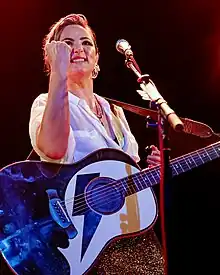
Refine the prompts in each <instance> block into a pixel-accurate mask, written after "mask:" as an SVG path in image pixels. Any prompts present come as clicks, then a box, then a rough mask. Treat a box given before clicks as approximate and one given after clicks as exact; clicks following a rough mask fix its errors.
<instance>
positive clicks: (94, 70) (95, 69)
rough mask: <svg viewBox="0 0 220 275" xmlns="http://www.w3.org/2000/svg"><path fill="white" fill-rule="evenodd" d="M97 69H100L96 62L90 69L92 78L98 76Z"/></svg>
mask: <svg viewBox="0 0 220 275" xmlns="http://www.w3.org/2000/svg"><path fill="white" fill-rule="evenodd" d="M99 71H100V67H99V65H98V64H95V67H94V69H93V71H92V78H93V79H95V78H96V77H97V76H98V74H99Z"/></svg>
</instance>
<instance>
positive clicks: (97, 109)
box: [95, 97, 103, 119]
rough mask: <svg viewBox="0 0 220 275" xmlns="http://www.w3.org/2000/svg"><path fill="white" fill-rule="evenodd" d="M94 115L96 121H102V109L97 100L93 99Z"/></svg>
mask: <svg viewBox="0 0 220 275" xmlns="http://www.w3.org/2000/svg"><path fill="white" fill-rule="evenodd" d="M95 109H96V112H95V115H96V116H97V118H98V119H102V117H103V109H102V106H101V104H100V103H99V101H98V100H97V98H96V97H95Z"/></svg>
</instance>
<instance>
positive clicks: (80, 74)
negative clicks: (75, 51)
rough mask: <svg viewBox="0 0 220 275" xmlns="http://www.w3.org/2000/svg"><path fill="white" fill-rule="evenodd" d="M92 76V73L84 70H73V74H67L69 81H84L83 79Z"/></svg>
mask: <svg viewBox="0 0 220 275" xmlns="http://www.w3.org/2000/svg"><path fill="white" fill-rule="evenodd" d="M90 75H91V72H88V71H87V70H83V69H80V70H74V71H73V70H72V71H71V72H69V73H68V74H67V77H68V78H69V79H72V80H74V79H82V78H89V76H90Z"/></svg>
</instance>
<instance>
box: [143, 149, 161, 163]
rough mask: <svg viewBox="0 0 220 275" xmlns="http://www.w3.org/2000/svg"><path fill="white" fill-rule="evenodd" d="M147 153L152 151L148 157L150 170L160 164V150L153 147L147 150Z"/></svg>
mask: <svg viewBox="0 0 220 275" xmlns="http://www.w3.org/2000/svg"><path fill="white" fill-rule="evenodd" d="M145 150H146V151H150V154H149V155H148V156H147V163H148V168H151V167H153V166H156V165H159V164H160V150H159V149H158V148H157V147H156V146H155V145H151V146H150V147H147V148H146V149H145Z"/></svg>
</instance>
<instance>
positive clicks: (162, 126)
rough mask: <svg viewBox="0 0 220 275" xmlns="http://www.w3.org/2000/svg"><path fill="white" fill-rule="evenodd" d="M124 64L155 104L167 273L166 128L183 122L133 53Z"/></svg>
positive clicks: (178, 126)
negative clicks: (165, 209) (144, 72)
mask: <svg viewBox="0 0 220 275" xmlns="http://www.w3.org/2000/svg"><path fill="white" fill-rule="evenodd" d="M125 56H126V60H125V64H126V66H127V67H128V68H130V69H131V70H132V71H133V72H134V73H135V74H136V76H137V77H138V79H137V82H138V83H139V84H140V87H141V89H142V90H143V93H142V98H143V99H146V98H149V99H150V101H151V103H153V104H151V106H154V105H155V106H156V108H157V111H158V123H157V125H158V136H159V145H160V154H161V166H160V216H161V236H162V247H163V253H164V260H165V267H164V269H165V270H164V271H165V274H167V270H168V260H167V258H168V256H167V245H166V232H165V215H164V206H165V198H164V188H165V185H166V183H167V182H168V181H169V180H170V178H171V177H170V176H171V175H172V171H170V146H169V137H168V129H169V126H171V127H172V128H173V129H174V130H175V131H177V132H181V131H183V130H184V124H183V122H182V121H181V120H180V119H179V117H178V116H177V115H176V114H175V112H174V111H173V110H172V109H171V108H170V107H169V106H168V104H167V102H166V101H165V100H164V99H163V97H162V96H161V95H160V93H159V92H158V90H157V88H156V86H155V84H154V83H153V81H152V80H151V79H150V77H149V75H148V74H145V75H141V71H140V69H139V67H138V65H137V63H136V61H135V59H134V57H133V55H125Z"/></svg>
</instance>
